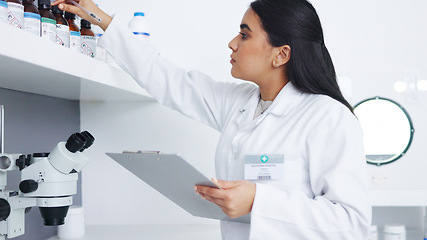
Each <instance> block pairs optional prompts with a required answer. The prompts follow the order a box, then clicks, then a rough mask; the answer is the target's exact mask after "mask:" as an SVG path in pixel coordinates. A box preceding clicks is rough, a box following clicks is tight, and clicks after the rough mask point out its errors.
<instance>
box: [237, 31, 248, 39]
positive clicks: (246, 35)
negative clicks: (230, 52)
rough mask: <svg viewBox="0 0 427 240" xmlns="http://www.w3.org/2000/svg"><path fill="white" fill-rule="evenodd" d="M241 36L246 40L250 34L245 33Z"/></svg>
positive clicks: (241, 33)
mask: <svg viewBox="0 0 427 240" xmlns="http://www.w3.org/2000/svg"><path fill="white" fill-rule="evenodd" d="M239 34H240V35H242V39H245V38H247V37H248V34H246V33H244V32H239Z"/></svg>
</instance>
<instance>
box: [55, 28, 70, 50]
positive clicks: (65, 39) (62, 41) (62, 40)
mask: <svg viewBox="0 0 427 240" xmlns="http://www.w3.org/2000/svg"><path fill="white" fill-rule="evenodd" d="M56 43H58V44H59V45H61V46H64V47H66V48H69V47H70V27H68V26H66V25H61V24H56Z"/></svg>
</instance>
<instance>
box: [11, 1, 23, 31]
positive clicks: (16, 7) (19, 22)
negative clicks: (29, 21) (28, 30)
mask: <svg viewBox="0 0 427 240" xmlns="http://www.w3.org/2000/svg"><path fill="white" fill-rule="evenodd" d="M7 9H8V11H7V22H8V23H9V24H10V25H12V26H14V27H17V28H20V29H24V6H23V5H22V1H21V0H7Z"/></svg>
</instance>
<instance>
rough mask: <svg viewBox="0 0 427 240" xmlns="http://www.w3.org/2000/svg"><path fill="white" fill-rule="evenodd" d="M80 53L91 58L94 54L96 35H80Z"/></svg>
mask: <svg viewBox="0 0 427 240" xmlns="http://www.w3.org/2000/svg"><path fill="white" fill-rule="evenodd" d="M80 46H81V53H82V54H84V55H87V56H90V57H92V58H95V56H96V37H93V36H82V44H81V45H80Z"/></svg>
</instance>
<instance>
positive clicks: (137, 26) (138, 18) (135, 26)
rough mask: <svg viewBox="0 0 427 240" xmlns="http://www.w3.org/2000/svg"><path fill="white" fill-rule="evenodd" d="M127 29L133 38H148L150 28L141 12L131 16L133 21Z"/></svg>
mask: <svg viewBox="0 0 427 240" xmlns="http://www.w3.org/2000/svg"><path fill="white" fill-rule="evenodd" d="M129 28H130V30H131V31H132V32H133V34H135V36H138V37H141V38H148V37H150V28H149V25H148V21H147V19H146V17H145V14H144V13H143V12H135V13H134V14H133V19H132V20H131V21H130V23H129Z"/></svg>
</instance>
